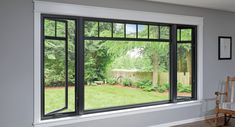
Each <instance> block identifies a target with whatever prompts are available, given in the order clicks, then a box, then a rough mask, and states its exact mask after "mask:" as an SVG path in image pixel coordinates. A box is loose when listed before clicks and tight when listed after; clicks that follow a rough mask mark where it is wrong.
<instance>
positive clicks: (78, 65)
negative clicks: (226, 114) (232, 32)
mask: <svg viewBox="0 0 235 127" xmlns="http://www.w3.org/2000/svg"><path fill="white" fill-rule="evenodd" d="M44 19H53V20H61V19H63V20H74V21H75V27H76V28H75V59H76V60H75V111H74V112H66V113H54V114H49V115H46V114H45V113H44V110H45V107H44V101H45V100H44V78H43V77H44V66H43V65H44V39H45V36H44ZM87 20H88V21H98V22H111V23H112V35H111V37H99V35H98V37H85V34H84V29H85V28H84V21H87ZM113 23H123V24H124V38H115V37H113ZM126 24H136V38H126ZM138 25H148V38H138ZM150 25H153V26H158V29H159V31H158V39H151V38H150V37H149V35H150V34H149V26H150ZM160 26H169V39H160V36H161V35H160ZM181 28H190V29H192V41H190V42H189V41H182V42H179V41H178V40H177V29H181ZM98 29H99V25H98ZM98 34H99V30H98ZM84 40H115V41H118V40H119V41H123V40H125V41H151V42H156V43H157V42H168V43H169V55H170V65H169V66H170V75H169V76H170V81H169V83H170V84H171V85H170V92H169V95H170V96H169V100H167V101H157V102H150V103H142V104H132V105H126V106H117V107H109V108H102V109H94V110H85V109H84V101H85V100H84ZM177 43H191V44H192V97H190V98H187V99H185V100H184V99H177ZM67 69H68V68H67ZM191 100H197V26H195V25H182V24H170V23H157V22H145V21H133V20H120V19H105V18H93V17H79V16H66V15H53V14H41V119H42V120H46V119H54V118H61V117H68V116H79V115H84V114H90V113H98V112H106V111H114V110H122V109H129V108H137V107H144V106H153V105H161V104H167V103H176V102H182V101H191Z"/></svg>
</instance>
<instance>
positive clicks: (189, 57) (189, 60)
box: [186, 51, 192, 84]
mask: <svg viewBox="0 0 235 127" xmlns="http://www.w3.org/2000/svg"><path fill="white" fill-rule="evenodd" d="M186 59H187V71H188V73H189V84H192V55H191V51H186Z"/></svg>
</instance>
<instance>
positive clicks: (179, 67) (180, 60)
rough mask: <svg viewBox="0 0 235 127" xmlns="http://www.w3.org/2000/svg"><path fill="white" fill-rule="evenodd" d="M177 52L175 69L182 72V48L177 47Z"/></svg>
mask: <svg viewBox="0 0 235 127" xmlns="http://www.w3.org/2000/svg"><path fill="white" fill-rule="evenodd" d="M178 50H179V52H178V55H177V57H178V60H177V61H178V65H177V71H178V72H183V51H182V48H178Z"/></svg>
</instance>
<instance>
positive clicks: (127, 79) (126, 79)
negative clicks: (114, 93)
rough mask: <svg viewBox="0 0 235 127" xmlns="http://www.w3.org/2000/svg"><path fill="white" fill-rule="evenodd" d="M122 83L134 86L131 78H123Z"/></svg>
mask: <svg viewBox="0 0 235 127" xmlns="http://www.w3.org/2000/svg"><path fill="white" fill-rule="evenodd" d="M122 84H123V85H124V86H132V81H131V79H129V78H125V79H123V81H122Z"/></svg>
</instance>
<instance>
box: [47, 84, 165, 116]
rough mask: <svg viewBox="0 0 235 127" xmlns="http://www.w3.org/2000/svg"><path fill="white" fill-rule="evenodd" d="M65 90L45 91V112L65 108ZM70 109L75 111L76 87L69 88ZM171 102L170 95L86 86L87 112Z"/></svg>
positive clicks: (111, 87)
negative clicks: (165, 101) (131, 105)
mask: <svg viewBox="0 0 235 127" xmlns="http://www.w3.org/2000/svg"><path fill="white" fill-rule="evenodd" d="M64 94H65V90H64V88H47V89H46V90H45V106H46V107H45V112H46V113H48V112H51V111H53V110H56V109H60V108H63V107H64V103H65V102H64V101H65V97H64V96H65V95H64ZM68 97H69V100H68V109H67V110H65V111H64V112H67V111H74V106H75V104H74V97H75V92H74V87H69V94H68ZM162 100H169V94H168V93H157V92H146V91H143V90H141V89H138V88H130V87H123V86H112V85H99V86H85V110H89V109H99V108H107V107H114V106H123V105H130V104H140V103H146V102H155V101H162Z"/></svg>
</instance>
